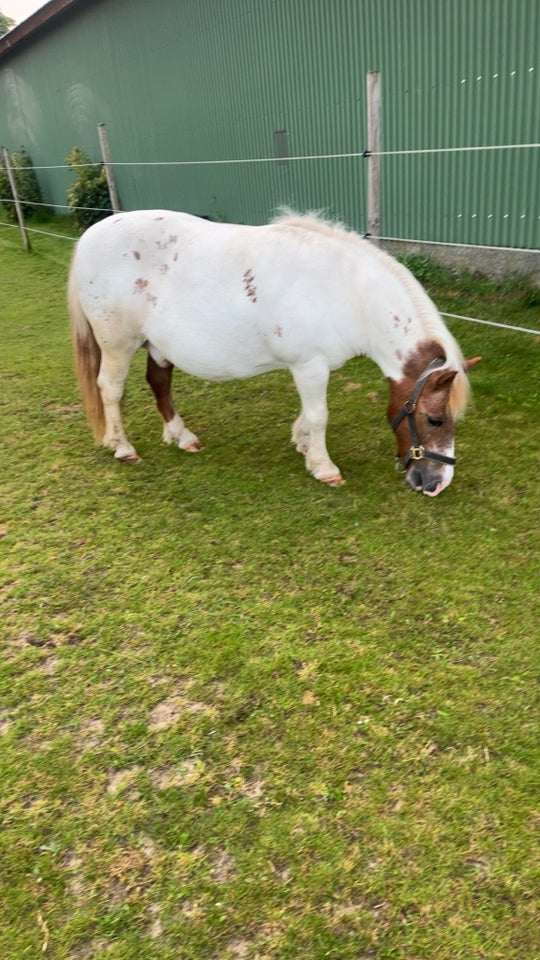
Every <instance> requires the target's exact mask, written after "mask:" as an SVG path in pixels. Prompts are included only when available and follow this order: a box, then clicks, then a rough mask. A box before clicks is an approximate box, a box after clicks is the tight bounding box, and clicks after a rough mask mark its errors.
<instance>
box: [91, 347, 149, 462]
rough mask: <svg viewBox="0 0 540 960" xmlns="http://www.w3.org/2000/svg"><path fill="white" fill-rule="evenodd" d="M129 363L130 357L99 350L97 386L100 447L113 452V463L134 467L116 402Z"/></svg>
mask: <svg viewBox="0 0 540 960" xmlns="http://www.w3.org/2000/svg"><path fill="white" fill-rule="evenodd" d="M130 361H131V353H129V354H125V353H122V354H120V353H110V352H105V351H104V350H103V349H102V353H101V363H100V367H99V374H98V378H97V384H98V387H99V391H100V393H101V399H102V401H103V412H104V414H105V434H104V436H103V441H102V443H103V446H104V447H110V448H111V449H112V450H114V456H115V457H116V459H117V460H125V462H126V463H137V461H138V460H140V457H139V455H138V454H137V452H136V450H135V448H134V447H132V445H131V444H130V442H129V440H128V439H127V437H126V435H125V433H124V427H123V425H122V417H121V414H120V401H121V399H122V394H123V392H124V383H125V380H126V377H127V374H128V370H129V364H130Z"/></svg>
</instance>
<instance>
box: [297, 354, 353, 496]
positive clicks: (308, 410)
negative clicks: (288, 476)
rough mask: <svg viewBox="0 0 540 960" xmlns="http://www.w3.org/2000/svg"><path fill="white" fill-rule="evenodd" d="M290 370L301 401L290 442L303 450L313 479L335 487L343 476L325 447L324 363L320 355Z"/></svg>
mask: <svg viewBox="0 0 540 960" xmlns="http://www.w3.org/2000/svg"><path fill="white" fill-rule="evenodd" d="M291 372H292V375H293V377H294V382H295V384H296V389H297V390H298V393H299V394H300V399H301V401H302V413H301V414H300V416H299V417H298V419H297V420H296V422H295V424H294V427H293V442H294V443H295V444H296V449H297V450H299V451H300V453H304V454H305V458H306V468H307V469H308V470H309V472H310V473H312V474H313V476H314V477H315V478H316V479H317V480H320V481H321V482H322V483H327V484H328V485H329V486H330V487H339V486H341V484H342V483H344V480H343V477H342V476H341V473H340V471H339V468H338V467H336V465H335V463H332V461H331V459H330V456H329V453H328V450H327V449H326V425H327V423H328V407H327V403H326V390H327V387H328V378H329V376H330V371H329V369H328V365H327V363H326V361H325V360H323V358H322V357H314V358H313V359H312V360H309V361H308V362H307V363H303V364H299V365H297V366H295V367H293V368H292V370H291Z"/></svg>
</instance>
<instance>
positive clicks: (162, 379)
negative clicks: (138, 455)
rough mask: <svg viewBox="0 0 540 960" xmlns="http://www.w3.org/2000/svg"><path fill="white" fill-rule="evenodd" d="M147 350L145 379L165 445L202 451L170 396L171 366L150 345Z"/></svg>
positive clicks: (191, 450) (190, 450)
mask: <svg viewBox="0 0 540 960" xmlns="http://www.w3.org/2000/svg"><path fill="white" fill-rule="evenodd" d="M147 349H148V361H147V364H146V379H147V381H148V383H149V384H150V387H151V388H152V391H153V394H154V396H155V398H156V403H157V408H158V410H159V412H160V414H161V416H162V417H163V423H164V427H163V439H164V441H165V443H176V445H177V446H178V447H180V449H181V450H187V451H188V452H189V453H197V452H198V451H199V450H202V449H203V447H202V444H201V442H200V440H199V439H198V437H196V436H195V434H194V433H192V432H191V430H188V429H187V427H186V426H185V424H184V421H183V420H182V417H181V416H180V414H179V413H178V411H177V410H176V407H175V406H174V403H173V399H172V396H171V383H172V372H173V365H172V363H169V361H168V360H166V359H165V357H163V356H162V355H161V354H160V353H159V351H158V350H156V348H155V347H154V346H153V345H152V344H147Z"/></svg>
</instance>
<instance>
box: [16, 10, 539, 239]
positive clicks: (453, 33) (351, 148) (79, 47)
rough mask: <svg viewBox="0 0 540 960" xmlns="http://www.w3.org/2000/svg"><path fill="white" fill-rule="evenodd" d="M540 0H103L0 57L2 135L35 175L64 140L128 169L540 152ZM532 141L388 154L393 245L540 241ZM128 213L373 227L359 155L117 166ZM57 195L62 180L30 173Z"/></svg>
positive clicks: (387, 210) (386, 209)
mask: <svg viewBox="0 0 540 960" xmlns="http://www.w3.org/2000/svg"><path fill="white" fill-rule="evenodd" d="M539 51H540V4H538V0H160V3H159V4H153V5H151V4H149V3H148V0H94V2H93V3H91V4H80V5H79V6H75V8H74V9H73V10H72V11H71V12H69V13H67V14H65V15H64V16H63V17H62V18H60V19H58V20H57V21H56V23H55V25H54V27H52V28H50V29H48V30H47V31H45V32H43V33H42V34H40V35H39V36H37V37H36V39H35V40H34V41H33V42H31V43H29V44H26V45H22V46H21V47H20V49H19V50H17V49H16V50H15V51H14V52H13V53H11V54H8V55H4V57H3V58H2V59H0V104H1V108H2V109H1V111H0V140H1V141H2V142H4V143H6V145H8V146H9V147H11V148H13V147H17V146H19V145H21V144H23V145H24V146H25V147H26V148H27V149H28V150H29V151H30V153H31V156H32V159H33V162H34V163H35V164H36V165H43V164H58V163H62V161H63V159H64V157H65V156H67V154H68V153H69V151H70V149H71V147H72V146H73V145H74V144H77V145H78V146H80V147H82V148H83V149H84V150H86V151H87V152H88V153H90V154H91V155H92V157H93V158H95V159H98V158H99V147H98V138H97V132H96V125H97V123H98V122H99V121H104V122H105V123H106V125H107V131H108V136H109V141H110V146H111V152H112V156H113V160H114V161H116V162H130V163H133V164H136V163H138V162H139V163H140V162H141V161H142V162H146V163H148V162H152V161H161V162H163V161H173V160H219V159H232V158H243V157H244V158H253V157H263V158H264V157H272V156H274V152H273V151H274V131H278V130H286V131H287V139H288V151H289V155H290V156H305V155H319V154H337V153H351V152H353V153H354V152H361V151H362V150H363V149H364V148H365V146H366V130H365V123H366V106H365V86H366V80H365V77H366V72H367V71H368V70H369V69H378V70H380V72H381V88H382V150H383V151H393V150H403V149H416V148H424V149H429V148H434V147H454V146H480V145H486V144H489V145H497V144H512V143H537V142H539V141H540V136H539V134H540V129H539V128H540V108H539V103H540V98H539V93H540V85H539V81H540V53H539ZM539 159H540V152H539V149H538V148H536V149H524V150H506V151H493V152H479V153H461V154H454V153H452V154H450V153H448V154H423V155H412V156H385V157H383V158H382V168H381V173H382V225H381V232H382V234H383V235H384V236H387V237H405V238H417V239H422V240H432V241H446V242H455V243H479V244H495V245H499V246H522V247H533V248H536V247H539V246H540V244H539V242H538V241H539V234H540V177H539V172H540V171H539V166H540V164H539ZM116 176H117V181H118V187H119V193H120V200H121V203H122V206H123V207H125V208H126V209H129V208H136V207H144V206H171V207H175V208H177V209H185V210H190V211H193V212H196V213H201V214H210V215H213V216H216V217H223V218H224V219H227V220H231V221H234V220H237V221H243V222H252V223H258V222H262V221H265V220H266V219H267V218H268V217H269V216H270V215H271V213H272V211H273V210H274V209H275V208H276V207H277V206H278V205H280V204H282V203H286V204H290V205H292V206H295V207H297V208H302V209H305V208H325V209H327V210H328V211H329V213H330V214H332V215H335V216H338V217H341V218H343V219H344V220H345V221H346V222H347V223H349V224H350V225H351V226H354V227H355V228H357V229H360V230H364V229H365V228H366V220H367V216H366V199H365V189H366V161H365V160H363V159H362V158H359V157H358V158H352V159H351V158H347V159H343V158H342V159H334V160H329V159H325V160H304V161H296V162H293V161H289V162H288V163H280V164H278V163H275V162H272V163H257V164H245V165H244V164H242V165H230V166H220V165H215V166H185V167H174V166H165V167H163V166H162V167H158V166H137V165H134V166H118V167H117V168H116ZM39 177H40V181H41V184H42V188H43V192H44V195H45V196H46V198H47V199H49V200H51V201H52V202H54V203H56V204H60V203H64V202H65V189H66V186H67V184H68V183H69V182H70V175H69V173H68V172H67V171H64V170H62V171H55V170H47V171H41V172H40V174H39Z"/></svg>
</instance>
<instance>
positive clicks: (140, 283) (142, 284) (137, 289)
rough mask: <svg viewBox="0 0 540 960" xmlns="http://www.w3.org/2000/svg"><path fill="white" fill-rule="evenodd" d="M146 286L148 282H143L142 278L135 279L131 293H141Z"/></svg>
mask: <svg viewBox="0 0 540 960" xmlns="http://www.w3.org/2000/svg"><path fill="white" fill-rule="evenodd" d="M147 286H148V280H143V278H142V277H137V279H136V281H135V284H134V286H133V293H143V291H144V290H146V288H147Z"/></svg>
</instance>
